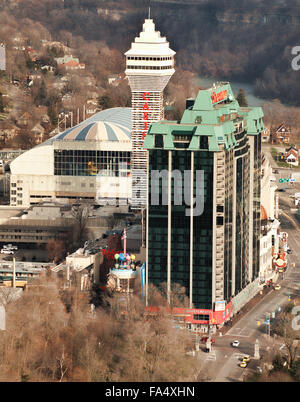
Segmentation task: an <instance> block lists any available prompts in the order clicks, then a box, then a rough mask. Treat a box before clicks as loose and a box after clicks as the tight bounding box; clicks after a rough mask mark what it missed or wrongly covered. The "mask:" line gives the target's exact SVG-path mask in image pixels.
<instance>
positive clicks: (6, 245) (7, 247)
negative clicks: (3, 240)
mask: <svg viewBox="0 0 300 402" xmlns="http://www.w3.org/2000/svg"><path fill="white" fill-rule="evenodd" d="M3 249H5V250H18V247H17V246H13V245H12V244H4V245H3Z"/></svg>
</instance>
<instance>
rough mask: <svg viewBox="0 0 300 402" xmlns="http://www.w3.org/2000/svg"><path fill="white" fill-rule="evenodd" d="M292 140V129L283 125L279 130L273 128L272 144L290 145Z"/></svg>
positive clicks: (271, 134) (271, 131)
mask: <svg viewBox="0 0 300 402" xmlns="http://www.w3.org/2000/svg"><path fill="white" fill-rule="evenodd" d="M290 139H291V127H289V126H287V125H285V124H281V125H280V126H279V127H278V128H271V130H270V140H271V143H272V144H288V143H289V142H290Z"/></svg>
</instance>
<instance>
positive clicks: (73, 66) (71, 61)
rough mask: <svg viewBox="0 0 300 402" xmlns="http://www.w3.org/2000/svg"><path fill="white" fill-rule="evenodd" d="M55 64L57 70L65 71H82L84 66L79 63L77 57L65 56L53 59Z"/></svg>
mask: <svg viewBox="0 0 300 402" xmlns="http://www.w3.org/2000/svg"><path fill="white" fill-rule="evenodd" d="M54 60H55V61H56V63H57V68H58V69H59V68H63V67H64V68H65V69H66V70H84V69H85V64H84V63H80V62H79V59H78V58H77V57H73V56H72V55H70V56H69V55H67V56H63V57H58V58H56V59H54Z"/></svg>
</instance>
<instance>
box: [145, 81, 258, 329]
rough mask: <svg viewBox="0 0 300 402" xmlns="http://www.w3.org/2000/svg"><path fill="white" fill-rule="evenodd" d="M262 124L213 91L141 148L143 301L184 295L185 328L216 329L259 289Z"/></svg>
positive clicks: (222, 87) (252, 111) (152, 133)
mask: <svg viewBox="0 0 300 402" xmlns="http://www.w3.org/2000/svg"><path fill="white" fill-rule="evenodd" d="M262 117H263V112H262V110H261V108H259V107H255V108H243V107H240V106H239V104H238V102H237V101H236V100H235V98H234V94H233V92H232V89H231V87H230V85H229V83H218V84H215V85H214V86H213V87H212V88H209V89H207V90H200V91H199V93H198V95H197V97H196V99H190V100H187V109H186V110H185V112H184V113H183V116H182V118H181V120H180V121H167V120H163V121H160V122H157V123H153V124H152V126H151V127H150V130H149V131H148V134H147V136H146V138H145V141H144V145H143V147H144V149H145V150H146V149H147V150H148V158H149V171H148V197H147V220H146V225H147V238H146V243H147V251H146V293H148V287H149V284H150V283H152V284H154V285H157V286H159V285H160V284H161V283H162V282H166V283H167V288H168V290H169V291H170V292H171V291H172V284H173V283H178V284H180V285H182V286H184V288H185V289H186V294H187V296H188V297H189V300H190V306H189V309H184V311H183V313H185V314H186V315H187V316H189V317H190V322H192V323H194V324H198V325H201V324H212V323H215V324H221V323H222V322H224V321H225V320H227V319H228V318H229V317H230V315H231V313H232V310H234V309H236V310H238V309H239V307H240V306H241V305H242V304H243V303H244V301H245V300H247V297H249V295H251V294H252V293H253V292H254V293H255V292H257V290H258V286H257V287H256V286H254V288H255V289H254V288H253V283H254V282H255V283H256V281H257V280H258V276H259V237H260V164H261V132H262V131H263V130H264V124H263V121H262ZM256 289H257V290H256ZM147 296H148V294H147ZM252 296H253V294H252ZM148 304H149V303H148Z"/></svg>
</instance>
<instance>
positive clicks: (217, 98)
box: [211, 89, 227, 103]
mask: <svg viewBox="0 0 300 402" xmlns="http://www.w3.org/2000/svg"><path fill="white" fill-rule="evenodd" d="M225 99H227V89H224V91H221V92H218V93H216V92H213V93H212V94H211V101H212V103H217V102H221V101H223V100H225Z"/></svg>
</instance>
